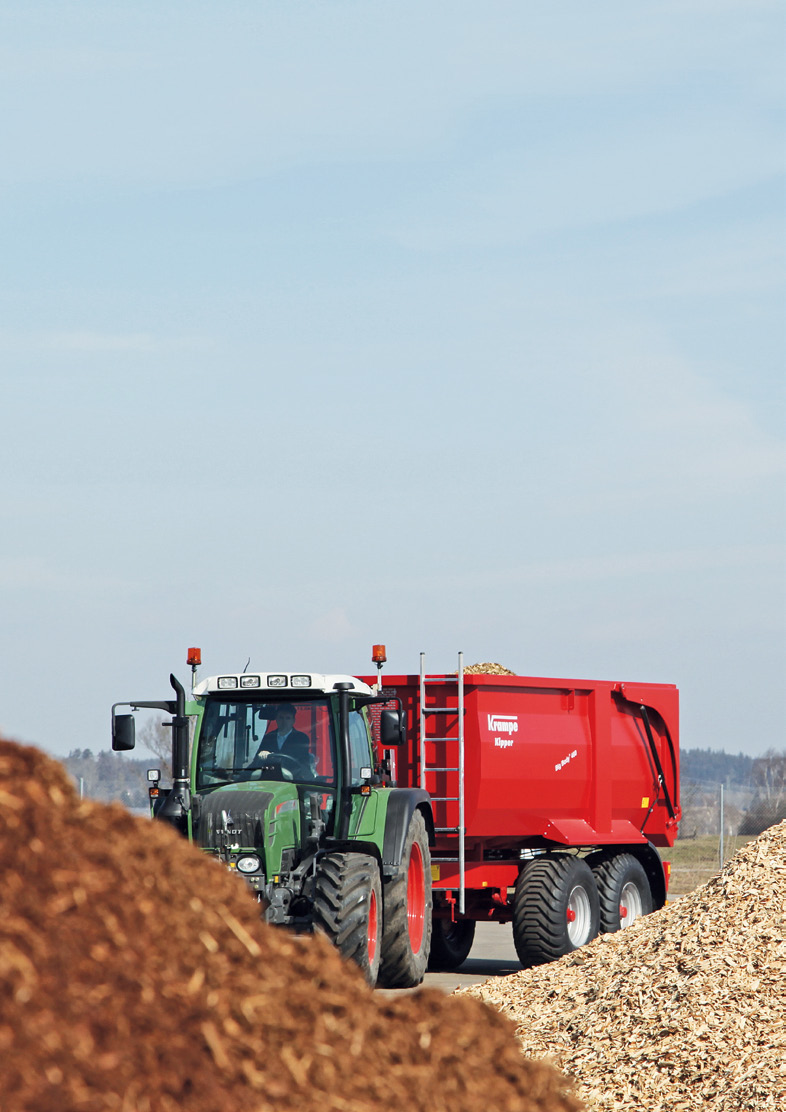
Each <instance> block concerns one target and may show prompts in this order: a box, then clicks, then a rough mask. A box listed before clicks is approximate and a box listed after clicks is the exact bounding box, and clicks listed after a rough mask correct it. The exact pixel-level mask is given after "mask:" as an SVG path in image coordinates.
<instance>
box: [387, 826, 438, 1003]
mask: <svg viewBox="0 0 786 1112" xmlns="http://www.w3.org/2000/svg"><path fill="white" fill-rule="evenodd" d="M383 893H384V901H385V902H384V924H385V926H384V930H383V932H382V959H381V962H380V966H379V984H380V985H384V987H385V988H414V986H415V985H419V984H420V982H421V981H422V980H423V977H424V975H425V973H426V966H427V965H428V955H429V950H430V949H431V854H430V853H429V848H428V834H427V833H426V823H425V820H424V819H423V815H422V814H421V813H420V811H415V813H414V814H413V816H412V818H411V819H410V823H409V830H408V831H407V839H406V842H405V843H404V852H403V854H402V855H401V866H400V868H399V871H398V873H397V874H396V875H395V876H394V877H391V878H390V880H386V881H385V885H384V889H383Z"/></svg>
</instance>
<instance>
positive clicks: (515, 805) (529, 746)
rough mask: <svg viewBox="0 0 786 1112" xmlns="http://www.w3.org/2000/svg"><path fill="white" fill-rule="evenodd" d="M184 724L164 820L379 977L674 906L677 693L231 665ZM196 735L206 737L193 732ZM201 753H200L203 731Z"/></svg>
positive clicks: (123, 742) (272, 908)
mask: <svg viewBox="0 0 786 1112" xmlns="http://www.w3.org/2000/svg"><path fill="white" fill-rule="evenodd" d="M188 659H189V663H190V664H191V666H192V691H191V697H190V698H189V699H187V698H186V694H185V690H184V688H183V687H182V685H181V684H180V683H179V681H178V680H177V679H176V678H175V677H174V676H170V683H171V686H172V688H173V690H174V692H175V698H174V699H172V700H162V701H157V702H147V701H142V702H139V701H135V702H133V703H117V704H115V706H114V707H113V708H112V738H113V741H112V744H113V748H115V749H117V750H127V749H131V748H133V746H134V716H133V713H130V714H118V713H117V708H118V707H120V706H129V707H131V708H132V711H133V709H136V708H148V709H160V710H164V711H167V712H168V713H170V714H171V715H172V722H171V725H172V749H173V783H172V787H171V788H169V789H164V788H161V787H160V785H159V783H158V777H157V773H156V772H155V770H153V772H151V774H150V775H151V787H150V794H151V809H152V812H153V815H154V817H156V818H157V819H161V820H164V821H167V822H170V823H171V824H172V825H173V826H175V828H176V829H178V830H179V831H180V832H181V833H182V834H183V835H185V836H186V837H188V838H189V839H191V840H192V841H194V842H195V843H196V844H197V845H199V846H201V847H202V849H203V850H204V851H205V852H206V853H207V854H210V855H211V856H213V857H215V858H216V859H217V860H219V861H221V862H223V864H224V865H225V866H226V867H228V868H229V869H231V870H232V871H235V872H237V873H239V874H240V875H242V876H243V877H244V878H245V880H246V882H247V883H248V885H249V887H250V888H251V890H252V891H253V892H254V893H255V894H256V897H257V899H258V901H259V903H260V907H261V911H262V915H263V917H264V919H265V920H266V921H268V922H270V923H274V924H280V925H285V926H289V927H292V928H294V929H296V930H301V931H308V930H314V929H321V930H323V931H324V932H325V933H326V934H327V935H328V937H329V938H331V939H332V940H333V941H334V943H335V944H336V946H337V947H338V949H339V950H340V952H341V953H342V954H344V955H345V956H346V957H349V958H351V959H353V960H355V961H356V962H357V963H358V964H359V965H360V967H361V969H363V971H364V973H365V975H366V977H367V979H368V980H369V981H370V983H372V984H373V983H375V982H378V983H380V984H382V985H386V986H389V987H408V986H412V985H415V984H418V983H420V981H421V980H422V978H423V975H424V973H425V970H426V967H427V963H428V964H430V967H431V968H435V969H436V968H441V969H452V968H457V967H458V966H459V965H460V964H461V963H462V962H463V961H464V960H465V958H466V957H467V956H468V954H469V952H470V949H471V946H472V940H473V936H474V930H475V923H476V922H477V921H479V920H480V921H489V920H492V921H493V920H496V921H499V922H512V925H513V937H514V942H515V945H516V950H517V952H518V954H519V957H520V958H521V961H522V963H523V964H525V965H534V964H538V963H541V962H545V961H550V960H553V959H555V958H558V957H560V956H561V955H562V954H565V953H568V952H570V951H571V950H574V949H576V948H577V947H578V946H581V945H583V944H584V943H585V942H587V941H589V940H590V939H591V938H592V937H594V935H595V934H596V933H598V931H599V930H602V931H614V930H618V929H620V928H621V927H625V926H628V925H629V924H630V923H632V922H633V921H634V920H635V919H636V918H638V917H639V916H640V915H642V914H646V913H647V912H649V911H651V910H653V909H655V908H657V907H661V906H662V905H663V904H664V902H665V900H666V892H667V879H668V878H667V871H666V869H665V868H664V865H663V863H662V861H661V858H660V855H659V853H658V851H657V849H656V847H658V846H659V847H667V846H670V845H672V844H673V842H674V839H675V838H676V834H677V823H678V820H679V817H680V811H679V760H678V748H677V747H678V735H677V723H678V693H677V689H676V688H675V687H673V686H671V685H667V684H620V683H601V682H595V681H585V680H567V679H565V680H563V679H539V678H533V677H522V676H501V675H489V674H483V675H470V674H466V675H465V674H464V669H463V663H462V657H461V654H459V659H458V667H457V670H456V672H454V673H449V674H440V675H433V674H427V673H426V670H425V661H424V657H423V656H421V668H420V674H418V675H393V676H391V675H387V676H386V677H385V680H384V684H383V682H382V678H381V669H382V665H383V664H384V663H385V651H384V646H375V647H374V655H373V660H374V662H375V663H376V665H377V675H376V676H366V677H352V676H345V675H324V674H321V673H312V672H302V673H292V672H258V673H257V672H255V673H228V674H221V675H215V676H211V677H209V678H207V679H205V680H201V681H197V676H196V667H197V665H198V664H199V663H200V661H201V654H200V653H199V650H194V649H192V650H189V658H188ZM189 723H191V724H192V725H191V726H190V725H189ZM190 733H191V734H192V736H193V741H192V743H190V742H189V734H190Z"/></svg>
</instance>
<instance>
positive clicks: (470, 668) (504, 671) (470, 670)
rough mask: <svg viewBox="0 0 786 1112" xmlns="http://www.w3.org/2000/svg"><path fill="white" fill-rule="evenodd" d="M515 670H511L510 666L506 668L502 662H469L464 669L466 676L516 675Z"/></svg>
mask: <svg viewBox="0 0 786 1112" xmlns="http://www.w3.org/2000/svg"><path fill="white" fill-rule="evenodd" d="M515 674H516V673H515V672H511V670H510V668H505V667H503V666H502V665H501V664H493V663H486V664H468V665H467V667H466V668H465V669H464V675H465V676H515Z"/></svg>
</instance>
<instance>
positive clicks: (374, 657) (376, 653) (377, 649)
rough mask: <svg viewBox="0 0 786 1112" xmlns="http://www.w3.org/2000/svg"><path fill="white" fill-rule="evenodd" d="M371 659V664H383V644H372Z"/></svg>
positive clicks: (384, 656) (384, 655)
mask: <svg viewBox="0 0 786 1112" xmlns="http://www.w3.org/2000/svg"><path fill="white" fill-rule="evenodd" d="M371 661H372V663H373V664H384V663H385V662H386V661H387V655H386V653H385V646H384V645H373V646H372V648H371Z"/></svg>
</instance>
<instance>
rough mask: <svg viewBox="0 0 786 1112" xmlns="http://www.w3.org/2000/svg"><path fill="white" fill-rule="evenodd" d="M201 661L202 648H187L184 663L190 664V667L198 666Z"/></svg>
mask: <svg viewBox="0 0 786 1112" xmlns="http://www.w3.org/2000/svg"><path fill="white" fill-rule="evenodd" d="M201 663H202V650H201V649H189V650H188V655H187V656H186V664H190V665H191V667H192V668H196V667H198V665H200V664H201Z"/></svg>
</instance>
